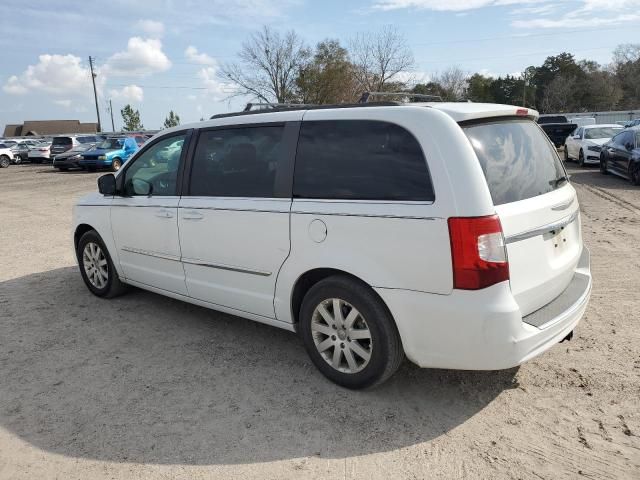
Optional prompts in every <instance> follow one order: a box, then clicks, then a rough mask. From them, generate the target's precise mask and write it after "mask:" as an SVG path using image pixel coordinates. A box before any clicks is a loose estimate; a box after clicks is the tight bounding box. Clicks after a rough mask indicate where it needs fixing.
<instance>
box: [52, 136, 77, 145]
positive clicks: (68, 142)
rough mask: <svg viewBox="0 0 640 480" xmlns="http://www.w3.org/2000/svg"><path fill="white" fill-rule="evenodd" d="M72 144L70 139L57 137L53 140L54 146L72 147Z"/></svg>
mask: <svg viewBox="0 0 640 480" xmlns="http://www.w3.org/2000/svg"><path fill="white" fill-rule="evenodd" d="M72 143H73V142H72V140H71V138H70V137H56V138H54V139H53V143H52V145H71V144H72Z"/></svg>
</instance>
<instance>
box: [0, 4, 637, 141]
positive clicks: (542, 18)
mask: <svg viewBox="0 0 640 480" xmlns="http://www.w3.org/2000/svg"><path fill="white" fill-rule="evenodd" d="M262 25H268V26H270V27H272V28H275V29H277V30H279V31H282V32H284V31H287V30H291V29H293V30H295V31H296V32H297V33H298V34H299V35H300V36H301V37H302V38H303V39H304V40H305V42H307V43H308V44H309V45H315V44H316V43H317V42H319V41H321V40H324V39H326V38H334V39H338V40H340V41H341V42H342V44H343V45H347V44H348V42H349V39H350V38H353V37H354V35H356V34H358V33H363V32H375V31H377V30H379V29H381V28H383V27H385V26H387V25H392V26H394V27H396V28H397V30H398V31H400V32H401V33H402V34H403V35H404V36H405V37H406V39H407V43H408V45H409V46H410V48H411V50H412V51H413V55H414V57H415V66H414V68H413V70H412V71H411V72H408V73H407V74H408V75H410V76H411V78H413V79H415V80H421V79H428V78H429V77H430V76H432V75H434V74H437V72H439V71H442V70H444V69H446V68H448V67H451V66H457V67H460V68H461V69H463V70H464V71H467V72H470V73H473V72H480V73H484V74H486V75H493V76H497V75H505V74H517V73H518V72H521V71H522V70H524V69H525V68H526V67H527V66H529V65H540V64H541V63H542V62H544V59H545V58H546V57H547V56H549V55H556V54H558V53H560V52H562V51H569V52H571V53H574V54H575V56H576V58H577V59H592V60H595V61H597V62H599V63H601V64H603V65H606V64H607V63H609V62H610V61H611V55H612V51H613V49H614V48H615V47H616V46H617V45H618V44H621V43H630V42H634V41H635V42H638V39H639V38H640V37H638V34H637V32H638V27H639V25H640V0H341V1H335V0H139V1H135V0H128V1H127V0H109V1H101V0H92V1H83V0H79V1H75V0H53V1H50V0H2V2H1V3H0V32H2V34H1V35H0V53H1V55H0V129H4V125H5V124H7V123H20V122H23V121H25V120H48V119H78V120H80V121H84V122H90V121H96V111H95V104H94V98H93V89H92V85H91V75H90V73H89V56H91V57H93V58H94V59H95V69H96V73H97V76H96V84H97V88H98V102H99V106H100V114H101V119H102V124H103V130H107V129H109V130H110V126H111V119H110V116H109V110H108V108H109V100H111V102H112V104H113V110H114V119H115V127H116V130H119V129H120V128H121V126H122V120H121V116H120V109H121V108H122V107H123V106H124V105H126V104H127V103H130V104H131V105H132V106H133V107H134V108H137V109H139V111H140V114H141V117H142V122H143V124H144V126H145V127H146V128H149V129H157V128H160V127H161V125H162V123H163V121H164V119H165V117H166V115H167V114H168V113H169V110H173V111H175V112H176V113H177V114H178V115H180V118H181V121H182V123H187V122H191V121H197V120H199V119H200V118H201V117H204V118H208V117H210V116H211V115H213V114H215V113H221V112H228V111H236V110H239V109H242V107H243V106H244V104H245V103H246V102H247V101H250V99H248V98H242V97H233V98H230V97H231V96H232V94H233V87H232V86H230V85H228V84H225V82H224V81H222V80H221V79H220V78H219V76H218V72H219V69H220V67H221V65H224V64H226V63H229V62H233V61H237V53H238V51H239V50H240V49H241V47H242V43H243V41H245V40H246V39H247V37H248V36H249V35H250V34H251V33H252V32H254V31H256V30H257V29H260V28H261V27H262ZM634 33H635V35H634ZM0 131H2V130H0Z"/></svg>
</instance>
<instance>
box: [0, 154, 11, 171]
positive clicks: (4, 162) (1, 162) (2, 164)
mask: <svg viewBox="0 0 640 480" xmlns="http://www.w3.org/2000/svg"><path fill="white" fill-rule="evenodd" d="M9 165H11V159H10V158H9V157H8V156H7V155H0V168H7V167H8V166H9Z"/></svg>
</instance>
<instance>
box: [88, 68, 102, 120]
mask: <svg viewBox="0 0 640 480" xmlns="http://www.w3.org/2000/svg"><path fill="white" fill-rule="evenodd" d="M89 68H90V69H91V82H93V98H94V100H95V101H96V114H97V115H98V132H101V131H102V125H100V108H99V107H98V92H97V91H96V76H97V75H96V74H95V73H93V58H91V56H89Z"/></svg>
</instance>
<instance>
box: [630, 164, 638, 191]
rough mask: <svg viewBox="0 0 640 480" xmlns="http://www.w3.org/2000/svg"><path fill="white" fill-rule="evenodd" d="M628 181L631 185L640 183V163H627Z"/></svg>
mask: <svg viewBox="0 0 640 480" xmlns="http://www.w3.org/2000/svg"><path fill="white" fill-rule="evenodd" d="M629 181H630V182H631V185H636V186H637V185H640V165H636V164H634V163H632V164H630V165H629Z"/></svg>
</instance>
